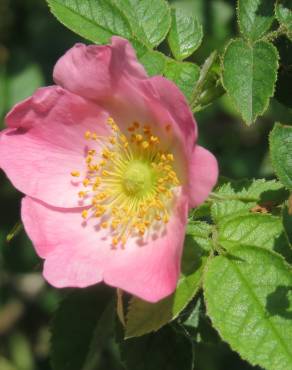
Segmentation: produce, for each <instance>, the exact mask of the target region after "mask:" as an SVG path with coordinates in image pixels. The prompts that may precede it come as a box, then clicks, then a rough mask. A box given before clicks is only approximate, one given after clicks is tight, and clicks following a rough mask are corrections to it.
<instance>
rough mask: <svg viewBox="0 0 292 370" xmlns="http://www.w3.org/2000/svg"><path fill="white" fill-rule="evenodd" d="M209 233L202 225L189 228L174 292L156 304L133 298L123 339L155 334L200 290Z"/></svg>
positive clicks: (207, 226) (209, 230)
mask: <svg viewBox="0 0 292 370" xmlns="http://www.w3.org/2000/svg"><path fill="white" fill-rule="evenodd" d="M211 231H212V228H211V226H210V225H208V224H207V223H204V222H192V223H190V224H189V225H188V229H187V234H186V239H185V246H184V254H183V259H182V268H181V277H180V280H179V282H178V286H177V289H176V291H175V293H174V294H172V295H171V296H169V297H167V298H165V299H163V300H161V301H159V302H157V303H149V302H145V301H143V300H141V299H139V298H137V297H133V298H132V299H131V301H130V304H129V311H128V315H127V324H126V329H125V336H126V338H130V337H134V336H136V337H137V336H141V335H144V334H146V333H150V332H152V331H157V330H158V329H160V328H161V327H162V326H163V325H165V324H167V323H168V322H169V321H171V320H173V319H175V318H176V317H177V316H178V315H179V313H180V312H181V311H182V310H183V309H184V308H185V307H186V305H187V304H188V303H189V302H190V301H191V299H192V298H193V297H194V295H195V294H196V293H197V291H198V289H199V288H200V284H201V278H202V272H203V269H204V266H205V264H206V261H207V258H208V255H209V254H210V250H211V239H210V233H211Z"/></svg>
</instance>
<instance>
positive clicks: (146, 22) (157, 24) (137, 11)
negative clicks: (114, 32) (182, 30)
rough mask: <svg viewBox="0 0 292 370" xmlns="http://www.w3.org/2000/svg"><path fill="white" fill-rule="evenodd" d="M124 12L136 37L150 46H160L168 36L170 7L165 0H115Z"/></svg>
mask: <svg viewBox="0 0 292 370" xmlns="http://www.w3.org/2000/svg"><path fill="white" fill-rule="evenodd" d="M113 2H114V3H115V4H116V5H117V6H118V7H119V9H120V10H121V12H123V13H124V14H125V15H126V17H127V19H128V21H129V23H130V26H131V28H132V31H133V34H134V36H135V38H137V39H139V40H140V41H141V42H142V43H144V44H145V45H147V46H148V47H155V46H158V45H159V44H160V43H161V42H162V41H163V40H164V39H165V37H166V35H167V33H168V31H169V28H170V24H171V16H170V9H169V6H168V4H167V2H166V1H165V0H113Z"/></svg>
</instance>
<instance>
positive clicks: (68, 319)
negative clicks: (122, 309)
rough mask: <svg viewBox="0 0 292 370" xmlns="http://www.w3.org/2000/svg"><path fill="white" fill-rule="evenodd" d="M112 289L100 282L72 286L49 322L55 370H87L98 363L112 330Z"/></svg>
mask: <svg viewBox="0 0 292 370" xmlns="http://www.w3.org/2000/svg"><path fill="white" fill-rule="evenodd" d="M113 320H114V309H113V292H112V291H110V290H108V289H106V288H105V287H103V286H98V287H92V288H88V289H80V290H75V291H73V292H72V293H71V294H69V295H68V296H67V298H65V300H64V301H63V302H62V303H61V305H60V306H59V308H58V311H57V313H56V316H55V318H54V320H53V324H52V340H51V343H52V344H51V346H52V348H51V357H52V365H53V369H54V370H90V369H93V368H94V365H95V366H97V363H96V362H97V361H98V357H99V354H100V352H101V351H102V348H103V346H104V345H105V343H106V340H107V339H108V336H109V334H110V333H111V332H112V331H113Z"/></svg>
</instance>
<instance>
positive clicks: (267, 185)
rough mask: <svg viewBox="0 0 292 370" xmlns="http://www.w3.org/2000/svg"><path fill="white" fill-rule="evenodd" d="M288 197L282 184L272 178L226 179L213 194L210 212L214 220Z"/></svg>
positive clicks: (272, 204)
mask: <svg viewBox="0 0 292 370" xmlns="http://www.w3.org/2000/svg"><path fill="white" fill-rule="evenodd" d="M287 197H288V192H287V191H286V190H285V189H284V187H283V185H282V184H281V183H280V182H278V181H274V180H270V181H266V180H263V179H262V180H254V181H252V180H243V181H232V182H230V181H226V182H225V183H223V184H222V185H219V186H218V188H217V189H216V191H215V193H214V195H213V199H212V200H213V201H212V206H211V214H212V218H213V220H214V222H219V221H221V220H225V219H226V217H228V216H232V217H235V216H236V215H237V214H246V213H249V212H250V211H252V209H253V208H254V207H256V206H257V205H262V206H263V207H265V206H268V207H269V206H275V205H277V204H281V203H282V202H283V201H284V200H285V199H287Z"/></svg>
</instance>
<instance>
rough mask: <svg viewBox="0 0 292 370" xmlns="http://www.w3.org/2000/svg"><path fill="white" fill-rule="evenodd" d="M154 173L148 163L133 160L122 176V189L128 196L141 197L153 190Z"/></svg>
mask: <svg viewBox="0 0 292 370" xmlns="http://www.w3.org/2000/svg"><path fill="white" fill-rule="evenodd" d="M154 185H155V173H154V171H153V169H152V168H151V166H150V165H149V163H147V162H142V161H141V160H139V159H134V160H133V161H130V162H129V164H128V168H127V169H126V171H125V173H124V176H123V187H124V190H125V193H126V194H128V195H129V196H131V195H132V196H135V197H138V198H141V197H143V195H146V194H147V193H148V192H151V190H153V187H154Z"/></svg>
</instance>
